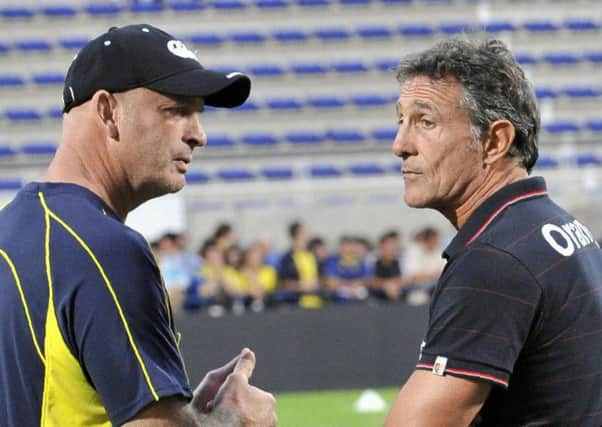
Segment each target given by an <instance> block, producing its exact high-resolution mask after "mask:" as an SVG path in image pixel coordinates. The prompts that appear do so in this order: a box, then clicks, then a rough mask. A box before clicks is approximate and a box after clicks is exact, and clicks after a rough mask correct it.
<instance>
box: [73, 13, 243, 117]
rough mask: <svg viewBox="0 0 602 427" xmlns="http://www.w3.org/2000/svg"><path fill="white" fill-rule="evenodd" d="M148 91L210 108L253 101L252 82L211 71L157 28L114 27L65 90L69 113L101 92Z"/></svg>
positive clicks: (92, 47)
mask: <svg viewBox="0 0 602 427" xmlns="http://www.w3.org/2000/svg"><path fill="white" fill-rule="evenodd" d="M137 87H145V88H148V89H152V90H155V91H157V92H161V93H164V94H167V95H174V96H189V97H202V98H204V99H205V104H206V105H212V106H214V107H227V108H231V107H236V106H239V105H241V104H242V103H243V102H245V100H246V99H247V98H248V97H249V93H250V91H251V80H250V79H249V77H248V76H246V75H244V74H242V73H238V72H233V73H230V74H223V73H219V72H217V71H212V70H207V69H205V68H203V66H202V65H201V64H200V62H199V61H198V59H197V57H196V55H195V54H194V52H192V51H190V50H189V49H188V48H187V47H186V45H184V43H183V42H182V41H180V40H178V39H176V38H175V37H173V36H171V35H170V34H168V33H166V32H165V31H162V30H160V29H158V28H156V27H153V26H152V25H147V24H138V25H128V26H125V27H120V28H117V27H113V28H111V29H109V31H107V32H106V33H104V34H102V35H101V36H99V37H97V38H95V39H94V40H92V41H90V42H89V43H88V44H87V45H86V46H84V47H83V48H82V50H81V51H80V52H79V53H78V54H77V55H76V56H75V58H74V60H73V62H72V63H71V66H70V67H69V71H68V72H67V77H66V79H65V87H64V88H63V102H64V108H63V111H64V112H65V113H67V112H69V110H71V108H73V107H75V106H77V105H80V104H82V103H84V102H86V101H87V100H89V99H90V98H92V96H93V95H94V93H95V92H96V91H98V90H100V89H104V90H107V91H108V92H123V91H126V90H130V89H134V88H137Z"/></svg>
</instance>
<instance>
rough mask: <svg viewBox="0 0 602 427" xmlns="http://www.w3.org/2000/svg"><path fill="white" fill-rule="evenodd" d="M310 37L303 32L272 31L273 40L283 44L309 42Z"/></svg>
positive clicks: (293, 30)
mask: <svg viewBox="0 0 602 427" xmlns="http://www.w3.org/2000/svg"><path fill="white" fill-rule="evenodd" d="M308 37H309V36H308V35H307V33H306V32H304V31H303V30H299V29H297V30H295V29H292V30H274V31H272V38H273V39H274V40H276V41H279V42H281V43H286V42H302V41H305V40H307V38H308Z"/></svg>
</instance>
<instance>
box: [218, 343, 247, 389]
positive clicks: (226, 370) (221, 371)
mask: <svg viewBox="0 0 602 427" xmlns="http://www.w3.org/2000/svg"><path fill="white" fill-rule="evenodd" d="M245 350H248V349H246V348H244V349H243V350H242V351H241V352H240V353H239V354H237V355H236V357H234V358H233V359H232V360H230V361H229V362H228V363H226V364H225V365H224V366H222V367H220V368H216V369H214V370H213V371H211V374H212V377H213V379H215V380H217V381H219V382H223V381H224V380H225V379H226V377H227V376H228V375H230V374H231V373H232V372H233V371H234V367H235V366H236V364H237V363H238V361H239V359H240V357H241V355H242V354H243V353H244V351H245Z"/></svg>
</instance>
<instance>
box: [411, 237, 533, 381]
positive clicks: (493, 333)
mask: <svg viewBox="0 0 602 427" xmlns="http://www.w3.org/2000/svg"><path fill="white" fill-rule="evenodd" d="M540 298H541V287H540V286H539V284H538V283H537V282H536V281H535V279H534V278H533V276H532V275H531V274H530V272H529V271H528V270H527V269H526V268H525V267H524V266H523V265H522V264H521V263H520V262H519V261H518V260H517V259H516V258H514V257H513V256H512V255H511V254H508V253H506V252H503V251H500V250H498V249H495V248H492V247H488V246H484V247H478V248H471V249H469V250H468V251H466V252H465V253H464V254H462V255H460V256H459V257H458V258H457V259H455V260H452V262H450V264H449V265H448V266H447V268H446V270H445V271H444V273H443V275H442V277H441V280H440V283H439V285H438V286H437V289H436V291H435V293H434V295H433V300H432V302H431V312H430V320H429V326H428V331H427V334H426V339H425V341H424V343H423V347H422V350H421V354H420V360H419V362H418V364H417V368H418V369H426V370H432V371H433V373H434V374H438V375H445V374H454V375H459V376H465V377H472V378H480V379H484V380H486V381H488V382H491V383H492V384H497V385H501V386H503V387H507V386H508V382H509V380H510V377H511V375H512V371H513V367H514V364H515V362H516V360H517V358H518V356H519V354H520V352H521V350H522V348H523V346H524V345H525V342H526V340H527V338H528V336H529V333H530V331H531V328H532V324H533V323H534V319H535V318H536V315H537V311H538V309H539V305H540Z"/></svg>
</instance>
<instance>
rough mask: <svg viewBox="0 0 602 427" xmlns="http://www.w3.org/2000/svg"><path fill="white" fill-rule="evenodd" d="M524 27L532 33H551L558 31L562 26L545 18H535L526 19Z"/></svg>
mask: <svg viewBox="0 0 602 427" xmlns="http://www.w3.org/2000/svg"><path fill="white" fill-rule="evenodd" d="M523 28H524V29H525V30H527V31H529V32H532V33H551V32H554V31H558V30H559V29H560V26H559V25H558V24H556V23H554V22H552V21H548V20H545V19H533V20H529V21H526V22H525V23H524V24H523Z"/></svg>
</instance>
